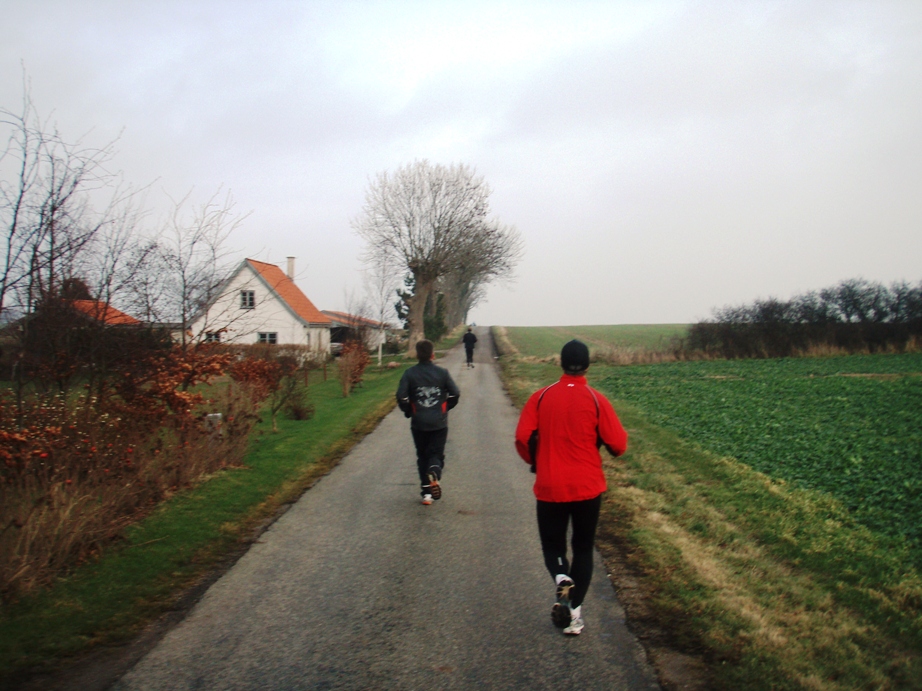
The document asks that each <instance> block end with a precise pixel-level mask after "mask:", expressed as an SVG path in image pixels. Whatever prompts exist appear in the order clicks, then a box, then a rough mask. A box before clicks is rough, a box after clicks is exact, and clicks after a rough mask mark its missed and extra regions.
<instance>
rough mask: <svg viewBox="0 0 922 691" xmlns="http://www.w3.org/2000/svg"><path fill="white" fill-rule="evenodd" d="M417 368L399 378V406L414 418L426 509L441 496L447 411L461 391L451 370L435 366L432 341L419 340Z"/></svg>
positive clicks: (412, 426)
mask: <svg viewBox="0 0 922 691" xmlns="http://www.w3.org/2000/svg"><path fill="white" fill-rule="evenodd" d="M416 357H417V359H418V360H419V364H417V365H414V366H413V367H411V368H410V369H408V370H407V371H406V372H404V373H403V376H402V377H401V378H400V384H399V385H398V386H397V405H398V406H400V409H401V410H402V411H403V414H404V415H405V416H406V417H408V418H412V420H411V422H410V432H412V434H413V444H414V445H415V446H416V466H417V468H418V470H419V483H420V494H422V497H423V504H426V505H427V506H428V505H429V504H431V503H432V500H433V499H440V498H441V497H442V487H441V484H440V483H441V481H442V469H443V468H444V467H445V441H446V440H447V439H448V411H449V410H451V409H452V408H454V407H455V406H456V405H458V400H459V399H460V397H461V392H460V391H459V390H458V385H457V384H455V382H454V380H453V379H452V378H451V375H450V374H449V373H448V370H447V369H445V368H443V367H439V366H438V365H436V364H435V363H434V362H433V360H434V359H435V349H434V347H433V345H432V342H431V341H426V340H422V341H418V342H417V344H416Z"/></svg>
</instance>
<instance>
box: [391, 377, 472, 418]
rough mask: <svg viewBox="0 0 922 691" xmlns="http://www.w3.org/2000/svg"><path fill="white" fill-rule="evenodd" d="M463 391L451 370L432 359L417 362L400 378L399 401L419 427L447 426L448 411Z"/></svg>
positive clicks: (405, 412) (406, 413) (455, 403)
mask: <svg viewBox="0 0 922 691" xmlns="http://www.w3.org/2000/svg"><path fill="white" fill-rule="evenodd" d="M460 397H461V392H460V391H459V390H458V385H457V384H455V382H454V380H453V379H452V378H451V375H450V374H449V373H448V370H447V369H445V368H444V367H439V366H438V365H436V364H434V363H433V362H421V363H419V364H418V365H414V366H413V367H411V368H410V369H408V370H407V371H406V372H404V373H403V376H402V377H401V378H400V384H399V385H398V386H397V405H399V406H400V409H401V410H402V411H403V414H404V415H406V416H407V417H412V418H413V420H412V422H411V423H410V426H411V427H412V428H413V429H418V430H420V431H431V430H436V429H444V428H445V427H448V411H449V410H451V409H452V408H454V407H455V406H456V405H458V399H459V398H460Z"/></svg>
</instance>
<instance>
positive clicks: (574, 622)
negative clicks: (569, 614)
mask: <svg viewBox="0 0 922 691" xmlns="http://www.w3.org/2000/svg"><path fill="white" fill-rule="evenodd" d="M584 626H585V624H584V623H583V618H582V617H581V616H579V615H578V614H577V615H575V616H574V617H573V618H572V619H571V620H570V625H569V626H568V627H567V628H565V629H564V630H563V632H564V633H565V634H567V635H568V636H578V635H579V634H580V631H582V630H583V627H584Z"/></svg>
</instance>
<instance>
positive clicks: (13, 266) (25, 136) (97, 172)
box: [0, 85, 134, 313]
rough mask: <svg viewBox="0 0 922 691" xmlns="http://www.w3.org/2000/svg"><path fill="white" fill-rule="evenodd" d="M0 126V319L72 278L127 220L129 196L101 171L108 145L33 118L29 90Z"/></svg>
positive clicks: (1, 112)
mask: <svg viewBox="0 0 922 691" xmlns="http://www.w3.org/2000/svg"><path fill="white" fill-rule="evenodd" d="M0 127H2V128H3V129H5V131H6V141H5V144H4V147H3V149H2V151H0V173H2V177H0V223H2V233H3V237H2V246H0V253H2V254H0V313H2V311H3V310H8V309H10V308H11V307H15V308H18V310H19V311H20V312H21V313H28V312H29V311H30V310H31V309H32V307H33V306H34V305H35V303H36V302H37V301H38V300H40V299H42V298H43V297H47V296H49V295H53V294H54V292H55V291H56V290H58V289H59V287H60V284H61V281H62V280H64V279H66V278H71V277H74V276H75V275H76V274H77V273H78V271H79V266H80V263H81V260H82V258H83V257H84V256H85V255H86V254H87V251H88V250H90V249H91V248H93V246H94V243H95V241H96V240H97V238H98V236H99V235H100V233H101V232H103V229H105V228H106V227H108V226H111V225H112V224H118V223H123V224H124V223H125V222H126V220H127V218H128V216H126V215H125V214H126V212H125V205H126V202H127V201H128V200H130V199H131V198H132V196H133V194H134V192H132V191H131V190H129V191H127V192H126V191H125V190H124V189H123V188H122V186H121V184H120V180H119V176H118V175H117V174H115V173H112V172H110V171H109V170H108V169H107V164H108V163H109V162H110V161H111V159H112V157H113V155H114V144H112V143H110V144H108V145H106V146H103V147H101V148H95V147H91V146H86V145H84V144H83V143H82V142H81V141H79V140H78V141H76V142H74V143H70V142H67V141H65V140H64V138H63V137H61V135H60V134H59V133H58V132H57V131H56V130H55V129H54V128H53V127H52V126H50V125H49V124H47V123H45V122H43V121H42V120H41V119H40V118H39V116H38V115H37V113H36V110H35V108H34V106H33V104H32V101H31V98H30V96H29V90H28V85H26V86H25V87H24V89H23V105H22V109H21V110H20V112H19V113H14V112H12V111H9V110H6V109H0ZM94 201H95V202H97V204H99V202H102V204H101V206H100V207H99V208H95V207H94V205H93V202H94Z"/></svg>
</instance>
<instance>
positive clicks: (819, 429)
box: [597, 354, 922, 549]
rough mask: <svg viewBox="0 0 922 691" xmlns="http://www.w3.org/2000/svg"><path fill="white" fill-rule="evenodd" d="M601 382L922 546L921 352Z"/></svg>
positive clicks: (609, 377) (706, 440) (711, 444)
mask: <svg viewBox="0 0 922 691" xmlns="http://www.w3.org/2000/svg"><path fill="white" fill-rule="evenodd" d="M597 384H598V386H599V387H600V388H601V389H602V390H603V391H605V392H606V393H608V394H610V395H611V397H613V398H615V399H619V400H624V401H628V402H630V403H632V404H634V405H636V406H637V407H638V408H640V410H641V411H642V412H643V413H644V414H645V416H646V417H647V418H648V419H649V420H650V421H651V422H653V423H654V424H658V425H660V426H663V427H666V428H668V429H672V430H673V431H675V432H677V433H678V434H679V435H680V436H682V437H683V438H686V439H689V440H693V441H695V442H696V443H698V444H699V445H701V446H703V447H704V448H706V449H708V450H710V451H713V452H715V453H718V454H720V455H722V456H732V457H734V458H736V459H737V460H739V461H741V462H743V463H745V464H747V465H749V466H750V467H752V468H754V469H756V470H758V471H760V472H763V473H765V474H766V475H769V476H771V477H774V478H780V479H784V480H786V481H788V482H790V483H793V484H795V485H796V486H799V487H803V488H808V489H815V490H820V491H823V492H828V493H829V494H831V495H833V496H834V497H836V498H837V499H839V500H840V501H841V502H842V503H843V505H844V506H846V507H847V508H848V509H849V510H850V511H851V512H852V514H853V515H854V516H855V518H856V519H857V520H858V521H859V522H861V523H863V524H865V525H866V526H867V527H869V528H871V529H872V530H877V531H880V532H883V533H886V534H889V535H903V536H905V537H907V538H909V540H910V541H911V542H912V543H914V545H915V546H916V548H917V549H918V548H919V547H920V546H922V354H906V355H871V356H849V357H835V358H803V359H786V360H744V361H713V362H680V363H666V364H660V365H640V366H631V367H620V368H613V369H611V370H609V371H608V373H607V374H606V375H605V376H604V378H602V379H601V380H598V381H597Z"/></svg>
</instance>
